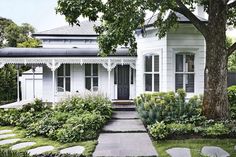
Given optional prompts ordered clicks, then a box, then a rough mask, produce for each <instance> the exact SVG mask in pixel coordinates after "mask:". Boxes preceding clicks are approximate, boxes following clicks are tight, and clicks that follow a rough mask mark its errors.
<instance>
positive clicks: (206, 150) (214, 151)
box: [201, 146, 230, 157]
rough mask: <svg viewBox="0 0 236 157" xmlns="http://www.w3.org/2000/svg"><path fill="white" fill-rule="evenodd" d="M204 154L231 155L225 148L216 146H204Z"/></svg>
mask: <svg viewBox="0 0 236 157" xmlns="http://www.w3.org/2000/svg"><path fill="white" fill-rule="evenodd" d="M201 153H202V155H205V156H209V157H229V156H230V155H229V153H228V152H226V151H225V150H224V149H222V148H220V147H215V146H204V147H203V148H202V150H201Z"/></svg>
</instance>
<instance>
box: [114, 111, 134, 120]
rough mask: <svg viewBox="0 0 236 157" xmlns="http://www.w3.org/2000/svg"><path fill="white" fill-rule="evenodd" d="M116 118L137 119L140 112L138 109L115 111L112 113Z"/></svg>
mask: <svg viewBox="0 0 236 157" xmlns="http://www.w3.org/2000/svg"><path fill="white" fill-rule="evenodd" d="M112 118H115V119H137V118H139V117H138V113H137V112H136V111H115V112H114V113H113V115H112Z"/></svg>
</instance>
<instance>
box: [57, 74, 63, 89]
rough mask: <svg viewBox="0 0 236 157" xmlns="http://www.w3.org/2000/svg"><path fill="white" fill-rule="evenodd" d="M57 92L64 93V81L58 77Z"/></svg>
mask: <svg viewBox="0 0 236 157" xmlns="http://www.w3.org/2000/svg"><path fill="white" fill-rule="evenodd" d="M57 91H58V92H64V79H63V78H60V77H58V78H57Z"/></svg>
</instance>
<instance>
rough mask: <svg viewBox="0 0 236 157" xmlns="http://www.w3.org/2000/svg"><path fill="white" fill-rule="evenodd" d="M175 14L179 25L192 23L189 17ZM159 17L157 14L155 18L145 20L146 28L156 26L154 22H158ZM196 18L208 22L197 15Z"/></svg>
mask: <svg viewBox="0 0 236 157" xmlns="http://www.w3.org/2000/svg"><path fill="white" fill-rule="evenodd" d="M175 14H176V16H177V17H178V22H179V23H191V21H190V20H189V19H188V18H187V17H185V16H184V15H182V14H180V13H177V12H176V13H175ZM157 16H158V15H157V14H155V15H154V16H152V17H150V18H148V19H147V20H145V26H152V25H153V24H154V22H155V21H156V20H157ZM196 17H197V18H198V19H199V20H201V21H203V22H207V20H206V19H204V18H202V17H200V16H197V15H196Z"/></svg>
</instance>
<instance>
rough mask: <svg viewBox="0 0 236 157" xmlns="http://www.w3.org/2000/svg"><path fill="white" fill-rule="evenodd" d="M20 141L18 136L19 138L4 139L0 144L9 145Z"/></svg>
mask: <svg viewBox="0 0 236 157" xmlns="http://www.w3.org/2000/svg"><path fill="white" fill-rule="evenodd" d="M18 141H20V139H18V138H17V139H9V140H2V141H0V146H2V145H7V144H13V143H16V142H18Z"/></svg>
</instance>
